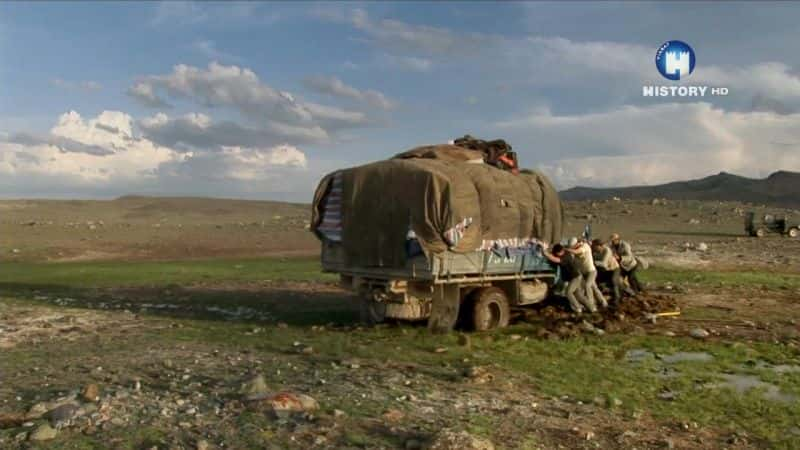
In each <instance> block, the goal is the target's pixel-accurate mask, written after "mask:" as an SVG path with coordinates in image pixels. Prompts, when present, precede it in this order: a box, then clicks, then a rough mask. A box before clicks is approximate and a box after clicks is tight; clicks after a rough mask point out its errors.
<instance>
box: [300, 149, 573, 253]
mask: <svg viewBox="0 0 800 450" xmlns="http://www.w3.org/2000/svg"><path fill="white" fill-rule="evenodd" d="M455 142H457V143H459V144H460V145H452V144H447V145H430V146H423V147H418V148H415V149H412V150H409V151H406V152H403V153H400V154H398V155H395V156H394V157H392V158H390V159H387V160H384V161H378V162H374V163H370V164H366V165H362V166H358V167H353V168H348V169H343V170H338V171H336V172H333V173H331V174H328V175H327V176H325V177H324V178H323V179H322V181H321V182H320V184H319V186H318V188H317V190H316V192H315V195H314V202H313V212H312V223H311V229H312V231H314V232H315V234H316V235H317V236H318V237H319V238H320V239H321V240H323V242H325V241H329V242H336V243H338V244H339V245H341V248H342V251H343V257H344V263H345V264H346V265H358V266H361V267H397V268H400V267H405V266H406V262H407V260H408V258H409V257H411V256H413V252H410V251H409V241H415V242H417V243H418V246H419V249H420V250H421V251H422V252H423V253H424V254H425V256H427V257H430V256H431V255H434V254H439V253H442V252H447V251H449V252H454V253H469V252H475V251H481V250H496V249H514V248H522V247H526V246H530V245H537V246H540V245H541V244H542V243H543V242H544V243H550V242H555V241H558V240H559V239H560V238H561V230H562V224H563V210H562V205H561V201H560V200H559V197H558V193H557V191H556V189H555V188H554V187H553V185H552V184H551V183H550V181H549V180H548V179H547V177H545V176H544V175H542V174H541V173H539V172H537V171H533V170H521V171H520V170H518V168H517V167H515V166H516V160H515V159H516V157H515V156H514V155H513V153H511V152H510V146H507V144H505V143H504V142H503V141H490V142H486V141H479V140H475V139H473V138H470V137H469V136H466V137H465V138H462V139H460V140H456V141H455ZM504 145H505V146H504ZM506 147H507V148H506Z"/></svg>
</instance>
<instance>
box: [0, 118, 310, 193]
mask: <svg viewBox="0 0 800 450" xmlns="http://www.w3.org/2000/svg"><path fill="white" fill-rule="evenodd" d="M181 120H182V121H183V122H184V123H186V124H187V126H190V127H194V128H195V129H198V130H208V131H209V132H213V131H215V130H216V128H215V126H216V124H215V123H214V122H213V121H212V119H211V118H210V117H208V116H206V115H203V114H198V113H194V114H188V115H186V116H183V117H182V118H181ZM174 122H175V121H174V120H173V119H170V118H169V117H168V116H166V115H164V114H158V115H156V116H153V117H151V118H147V119H143V120H142V121H140V123H141V124H146V125H147V126H148V127H151V128H153V127H159V126H168V125H170V124H174ZM11 137H13V136H11ZM11 137H9V136H5V137H4V139H3V140H0V179H2V181H1V182H0V185H2V186H3V187H4V190H5V191H7V192H8V193H11V194H13V193H22V194H30V193H34V194H36V195H42V194H44V195H57V194H59V193H61V192H94V193H95V194H98V193H99V194H101V195H119V194H121V193H125V192H130V191H132V190H133V191H137V190H142V189H144V190H148V189H157V188H158V187H159V186H166V187H168V188H169V189H172V190H175V189H178V190H182V191H183V192H187V191H188V192H192V190H196V191H197V192H203V193H211V192H210V191H212V190H213V188H215V187H218V184H217V183H223V184H225V189H226V190H227V191H228V192H233V193H235V192H252V191H253V189H271V188H274V187H276V186H280V183H284V182H285V181H286V178H287V177H291V176H292V174H293V173H295V172H296V171H305V170H306V168H307V166H308V160H307V158H306V155H305V154H304V153H303V152H302V151H301V150H299V149H298V148H297V147H295V146H292V145H288V144H281V145H274V146H266V145H252V146H242V145H216V144H215V143H213V142H212V143H206V145H198V146H195V147H193V148H191V149H189V150H187V149H177V148H175V147H172V146H167V145H162V144H160V143H157V142H155V141H154V140H151V139H150V138H149V137H148V136H147V135H146V134H144V135H139V133H138V132H137V131H136V129H135V121H134V119H133V118H132V117H131V116H130V115H128V114H125V113H123V112H119V111H103V112H102V113H101V114H99V115H98V116H97V117H94V118H91V119H89V120H85V119H84V118H83V117H81V116H80V114H78V113H77V112H75V111H70V112H67V113H64V114H62V115H61V116H60V117H59V119H58V121H57V123H56V125H55V126H54V127H53V128H52V129H51V130H50V134H49V135H48V136H47V137H46V138H36V137H30V136H27V137H26V136H23V137H21V138H16V139H12V138H11ZM55 143H70V146H80V148H78V149H74V148H71V147H69V148H64V147H61V146H59V145H56V144H55ZM84 148H91V149H99V150H97V151H84V150H83V149H84ZM276 180H281V181H280V182H279V181H276ZM209 182H213V183H214V184H213V185H209V184H207V183H209ZM275 183H278V184H275ZM256 187H257V188H256Z"/></svg>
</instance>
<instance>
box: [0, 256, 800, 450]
mask: <svg viewBox="0 0 800 450" xmlns="http://www.w3.org/2000/svg"><path fill="white" fill-rule="evenodd" d="M642 276H643V278H645V279H646V280H647V281H648V282H652V283H667V282H672V283H676V282H680V281H682V280H688V282H689V283H692V284H697V285H705V286H712V287H713V286H763V287H767V288H769V289H797V288H800V276H798V275H791V274H780V273H754V272H705V271H689V270H684V269H678V268H670V267H654V268H651V269H650V270H648V271H645V272H643V274H642ZM333 279H335V278H334V277H333V276H331V275H325V274H321V273H320V270H319V264H318V261H317V260H316V259H281V258H273V259H259V260H235V261H190V262H137V263H118V262H113V263H112V262H108V263H61V264H46V263H16V264H6V265H4V266H3V270H0V288H4V289H6V290H9V289H10V288H13V287H14V286H29V287H31V286H38V288H37V290H38V292H39V293H41V292H42V291H44V292H47V286H60V287H62V288H65V289H73V290H80V289H83V288H95V287H97V288H105V287H117V286H133V287H136V286H156V287H169V286H175V285H185V284H192V283H202V282H210V281H213V282H228V281H231V282H237V281H245V282H246V281H258V280H295V281H315V280H324V281H331V280H333ZM11 290H12V291H13V289H11ZM164 297H165V298H163V299H162V300H161V301H163V302H167V303H176V302H184V303H185V304H200V305H205V304H207V305H227V304H230V305H246V306H248V307H252V308H255V309H259V310H262V311H266V312H268V313H270V314H272V317H274V319H276V320H284V321H287V322H288V323H290V324H291V325H292V326H289V327H288V328H279V327H277V326H273V325H264V326H263V330H262V331H261V332H259V333H257V334H253V333H252V330H253V324H251V323H247V322H245V321H232V322H223V321H219V320H197V318H194V319H181V318H179V319H175V318H170V321H175V322H177V323H180V324H181V326H180V327H169V328H160V329H159V330H158V332H156V333H144V334H133V335H129V336H127V337H126V339H125V340H124V341H122V342H120V341H119V340H115V339H113V338H108V339H106V338H104V337H102V336H100V337H97V338H95V340H94V341H93V345H92V346H90V347H89V348H87V347H86V346H85V345H84V343H82V342H80V341H79V342H74V343H73V342H61V343H57V344H56V343H49V344H47V343H45V344H41V345H37V346H36V347H34V348H30V347H28V346H25V347H20V348H14V349H9V350H4V352H3V358H2V364H0V371H2V372H7V373H27V372H28V371H29V368H30V367H33V366H52V369H53V370H56V371H58V368H60V367H66V366H67V365H69V364H70V361H74V360H75V359H76V358H80V357H81V356H80V355H82V354H85V352H86V351H87V350H89V351H91V352H92V353H93V354H102V355H104V358H105V359H107V361H109V362H107V363H106V362H104V365H106V364H121V365H126V364H128V365H135V364H138V363H137V361H136V360H135V359H132V358H129V355H132V354H136V349H138V348H154V347H160V348H164V349H168V348H171V347H176V346H189V347H193V348H201V349H217V348H219V349H229V350H231V351H237V350H239V349H243V348H246V349H248V351H249V352H252V353H253V354H255V355H257V356H258V357H259V358H262V359H263V360H265V361H268V360H272V359H274V358H287V357H288V358H296V359H295V361H298V360H302V361H305V362H307V363H308V364H311V365H313V366H314V367H317V368H318V370H320V373H321V375H320V376H323V377H324V376H327V375H325V373H324V370H325V369H324V368H326V367H330V363H331V362H332V361H338V360H341V359H347V358H359V359H362V360H363V361H365V365H382V364H385V363H386V362H387V361H390V360H391V361H393V362H400V363H408V364H413V365H414V366H415V367H417V368H418V369H416V370H417V371H418V373H422V374H424V375H425V376H426V377H428V378H430V379H434V380H439V381H441V382H448V383H451V382H459V380H461V371H462V370H463V369H464V368H465V367H466V366H467V365H471V364H476V365H487V366H488V365H495V366H496V367H497V368H499V370H501V371H504V372H505V373H507V374H509V375H510V376H511V377H513V378H514V379H516V380H518V381H520V382H519V383H515V384H516V385H518V386H522V387H521V388H522V389H531V390H533V391H534V392H536V393H538V394H543V395H547V396H553V397H562V396H568V397H569V398H570V399H572V400H573V401H582V402H592V401H593V400H594V399H595V398H597V397H600V398H604V399H607V400H608V402H607V403H608V404H609V405H613V402H611V401H610V400H613V399H618V400H620V401H621V405H620V406H608V407H609V408H611V409H613V410H614V411H615V412H616V413H619V414H623V415H633V414H635V413H638V412H641V411H647V412H649V413H651V414H652V415H653V416H654V417H656V418H659V419H665V420H679V421H686V422H692V421H694V422H698V423H699V424H701V425H709V426H714V427H719V428H722V429H727V430H730V431H735V430H743V431H746V432H747V433H749V434H751V435H752V436H756V437H758V438H760V439H763V440H764V441H765V442H767V443H769V445H770V446H772V447H776V448H781V447H783V448H791V446H792V445H793V442H794V441H793V440H792V439H794V437H793V436H792V435H791V434H790V433H788V432H787V430H789V429H790V428H792V427H796V426H798V424H800V408H797V403H794V404H783V403H779V402H773V401H768V400H765V399H764V398H763V396H762V392H759V391H757V390H751V391H748V392H746V393H744V394H736V393H733V391H731V390H729V389H725V388H714V389H712V388H709V387H708V385H710V384H713V383H718V382H720V380H721V378H720V374H723V373H741V374H750V375H756V376H758V377H759V378H760V379H762V380H763V381H765V382H769V383H772V384H774V385H776V386H778V387H779V388H780V389H781V391H782V392H784V393H786V394H790V395H794V396H796V397H797V398H800V373H798V372H790V373H785V374H778V373H775V372H774V371H771V370H770V369H768V368H763V367H761V366H758V365H756V364H753V362H754V361H766V362H769V363H771V364H790V365H800V352H799V351H798V350H797V349H795V348H791V347H789V346H786V345H783V344H778V343H726V342H719V341H696V340H690V339H685V338H668V337H661V336H634V335H607V336H604V337H590V338H585V337H580V338H575V339H569V340H564V341H542V340H538V339H536V338H531V339H529V340H512V339H510V338H509V335H510V334H521V335H523V336H534V335H535V334H536V331H537V330H536V328H535V327H533V326H531V325H527V324H521V325H515V326H513V327H511V328H509V329H507V330H501V331H498V332H494V333H486V334H474V335H472V337H471V347H470V348H466V347H463V346H460V345H459V344H458V339H457V336H455V335H453V334H451V335H444V336H438V335H430V334H429V333H428V332H427V330H425V329H424V328H422V327H415V326H405V325H404V326H398V327H385V328H375V329H349V330H347V331H343V330H333V331H325V332H319V331H312V330H311V329H310V328H309V327H308V325H311V324H320V325H321V324H326V323H328V322H347V321H352V320H353V319H354V315H353V314H352V311H350V310H349V309H348V307H347V306H346V305H345V304H344V303H343V302H342V301H341V299H340V298H332V297H331V298H325V297H324V295H323V294H314V295H312V296H311V297H313V298H311V299H307V300H306V301H304V302H297V303H288V304H287V301H286V298H285V297H282V296H279V297H278V298H276V299H273V300H274V301H273V300H270V299H267V300H266V301H265V299H264V298H263V296H262V294H255V295H254V296H252V297H247V296H246V295H245V294H239V293H237V294H230V293H229V294H225V293H224V292H217V293H208V294H193V295H192V296H189V297H188V298H182V297H181V296H180V295H178V296H174V297H171V296H168V295H164ZM3 301H4V302H8V303H10V304H15V303H19V304H26V303H30V299H28V300H25V299H3ZM315 302H316V303H319V304H321V306H313V305H314V304H315ZM84 306H91V305H84ZM146 317H147V320H160V319H157V318H153V317H151V316H146ZM209 318H210V317H209ZM295 319H296V320H295ZM295 341H299V342H302V343H303V344H304V345H310V346H312V347H313V348H314V350H315V351H314V354H312V355H303V356H301V355H298V354H296V352H293V351H292V350H291V349H292V348H293V343H294V342H295ZM438 347H446V348H447V349H448V351H447V352H445V353H437V352H435V351H434V350H435V349H436V348H438ZM633 349H645V350H648V351H649V352H652V353H654V354H661V355H664V354H672V353H675V352H679V351H683V352H686V351H690V352H706V353H708V354H710V355H712V356H713V359H711V360H710V361H703V362H696V361H695V362H690V361H686V362H678V363H674V364H666V363H664V362H663V361H661V360H659V359H657V358H645V359H644V360H642V361H640V362H630V361H628V359H627V357H626V352H628V351H629V350H633ZM82 352H83V353H82ZM112 360H116V362H111V361H112ZM466 361H469V362H466ZM665 369H669V370H671V371H673V372H672V373H673V374H674V376H669V377H665V376H663V373H664V370H665ZM133 370H136V369H133ZM63 376H66V375H63ZM295 376H296V375H294V374H292V373H289V372H288V371H287V372H285V373H282V374H281V375H272V376H271V377H272V378H271V380H270V382H271V383H275V384H276V385H284V386H291V385H292V384H293V382H295V380H294V378H293V377H295ZM67 381H68V380H66V379H61V382H67ZM75 383H79V381H75ZM664 391H670V392H676V393H678V396H677V397H676V398H675V399H674V400H672V401H668V400H663V399H661V398H660V396H659V394H661V393H662V392H664ZM338 400H339V403H337V404H336V405H335V407H337V408H340V409H343V410H345V411H346V412H347V413H348V415H349V416H352V417H353V418H354V419H358V418H367V417H375V416H377V415H380V414H381V411H382V410H383V409H384V407H385V405H383V404H381V403H380V402H378V401H365V402H361V404H355V403H352V399H350V398H342V399H338ZM326 406H330V405H323V408H325V407H326ZM502 419H503V418H502V417H482V416H470V417H469V418H468V420H467V422H466V423H465V426H466V427H467V428H468V429H470V430H471V431H473V432H475V433H477V434H481V435H488V436H491V435H492V432H493V430H494V429H496V428H495V425H496V421H498V420H502ZM259 420H261V419H260V418H258V419H257V418H248V417H242V418H241V421H242V423H240V424H238V426H239V428H240V429H241V430H242V431H243V434H242V436H241V442H242V443H243V444H245V443H246V444H247V445H253V446H258V445H261V444H263V443H264V441H265V440H268V439H267V437H266V436H263V435H262V434H260V432H259V431H257V430H259V429H260V425H263V424H261V423H260V422H259ZM151 433H152V434H153V436H151ZM75 439H77V440H76V441H75V442H74V444H75V445H73V447H77V448H92V447H93V445H92V443H91V442H90V440H87V438H85V437H77V436H76V437H75ZM160 439H161V437H160V436H159V431H158V430H142V433H141V434H138V435H136V434H132V435H131V436H130V439H129V442H131V443H132V445H133V446H134V447H135V446H137V445H138V444H141V443H147V442H149V441H151V440H154V441H155V440H160ZM344 439H345V443H346V444H347V445H350V446H356V447H370V446H373V445H380V444H381V442H382V441H381V440H380V439H381V438H379V437H377V436H376V435H375V434H372V433H369V432H367V431H365V430H360V429H357V428H356V429H353V430H351V431H348V433H347V434H346V436H345V437H344ZM384 444H385V442H384ZM524 446H526V447H533V446H535V439H534V438H532V437H531V438H526V439H525V445H524Z"/></svg>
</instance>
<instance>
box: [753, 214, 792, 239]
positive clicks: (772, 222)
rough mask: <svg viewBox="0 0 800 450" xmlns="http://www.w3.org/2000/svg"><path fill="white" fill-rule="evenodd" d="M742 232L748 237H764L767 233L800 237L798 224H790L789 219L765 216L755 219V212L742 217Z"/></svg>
mask: <svg viewBox="0 0 800 450" xmlns="http://www.w3.org/2000/svg"><path fill="white" fill-rule="evenodd" d="M744 230H745V232H746V233H747V234H748V235H750V236H755V237H764V236H766V235H767V233H776V234H783V235H785V236H789V237H791V238H796V237H800V222H792V221H791V220H790V219H789V218H787V217H785V216H783V217H776V216H775V215H773V214H765V215H763V216H760V217H758V218H756V214H755V212H752V211H750V212H748V213H747V214H745V216H744Z"/></svg>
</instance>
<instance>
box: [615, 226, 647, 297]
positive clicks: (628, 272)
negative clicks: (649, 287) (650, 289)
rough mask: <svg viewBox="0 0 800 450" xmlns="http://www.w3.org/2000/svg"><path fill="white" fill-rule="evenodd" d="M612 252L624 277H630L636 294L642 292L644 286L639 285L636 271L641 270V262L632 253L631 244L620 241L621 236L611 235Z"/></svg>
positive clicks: (630, 283)
mask: <svg viewBox="0 0 800 450" xmlns="http://www.w3.org/2000/svg"><path fill="white" fill-rule="evenodd" d="M611 250H613V251H614V256H615V257H616V258H617V261H619V266H620V268H621V269H622V276H623V277H628V284H629V285H630V286H631V288H632V289H633V290H634V291H635V292H636V293H639V292H642V285H641V283H639V278H638V277H637V276H636V269H638V268H639V262H638V261H637V260H636V257H635V256H634V255H633V252H632V251H631V244H628V243H627V242H625V241H623V240H622V239H620V237H619V234H617V233H614V234H612V235H611Z"/></svg>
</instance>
